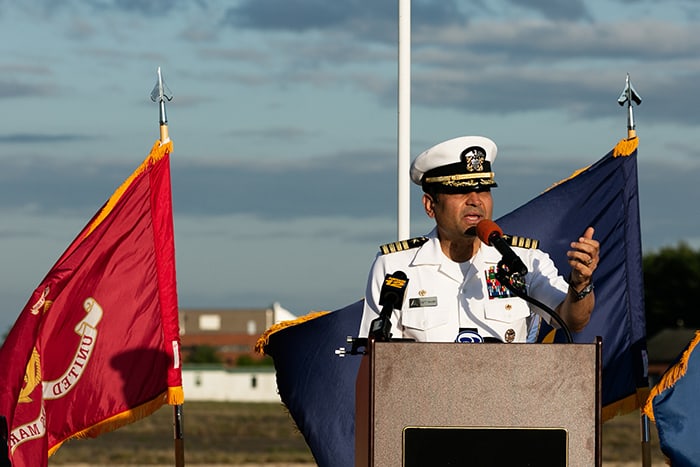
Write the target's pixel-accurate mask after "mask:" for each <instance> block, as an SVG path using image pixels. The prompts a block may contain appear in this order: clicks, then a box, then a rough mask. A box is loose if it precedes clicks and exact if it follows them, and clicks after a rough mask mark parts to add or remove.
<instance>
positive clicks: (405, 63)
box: [397, 0, 411, 240]
mask: <svg viewBox="0 0 700 467" xmlns="http://www.w3.org/2000/svg"><path fill="white" fill-rule="evenodd" d="M398 49H399V53H398V56H399V57H398V61H399V67H398V68H399V69H398V74H399V76H398V82H399V91H398V155H397V159H398V163H397V178H398V180H397V181H398V205H397V210H398V215H397V240H405V239H407V238H409V237H410V225H411V220H410V203H409V196H410V183H409V178H408V171H409V164H410V158H411V155H410V153H411V0H399V47H398Z"/></svg>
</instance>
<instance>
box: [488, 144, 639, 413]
mask: <svg viewBox="0 0 700 467" xmlns="http://www.w3.org/2000/svg"><path fill="white" fill-rule="evenodd" d="M636 147H637V138H634V139H632V140H622V141H621V142H620V144H618V145H617V147H616V148H615V149H614V150H613V151H610V152H609V153H608V154H606V155H605V156H604V157H603V158H602V159H600V160H599V161H598V162H596V163H595V164H593V165H591V166H589V167H587V168H585V169H582V170H580V171H578V172H577V173H575V174H574V175H573V176H572V177H570V178H569V179H567V180H565V181H563V182H561V183H559V184H557V185H555V186H554V187H552V188H551V189H549V190H548V191H546V192H544V193H543V194H541V195H540V196H538V197H537V198H535V199H533V200H532V201H530V202H528V203H527V204H525V205H523V206H521V207H520V208H518V209H516V210H515V211H513V212H511V213H510V214H507V215H506V216H504V217H502V218H501V219H499V221H498V224H499V225H500V226H501V228H502V229H503V231H504V232H506V233H511V232H512V233H513V234H517V235H522V236H525V237H531V238H535V239H537V240H539V248H540V249H541V250H543V251H546V252H547V253H549V255H550V257H551V258H552V260H553V261H554V263H555V264H556V266H557V269H559V271H568V270H569V269H570V267H569V265H568V264H567V257H566V252H567V250H569V249H570V243H571V241H573V240H575V239H577V238H578V237H580V236H581V235H583V232H584V231H585V230H586V228H587V227H588V226H592V227H593V228H595V234H594V235H593V237H594V238H596V239H597V240H599V241H600V244H601V249H600V263H599V265H598V268H597V269H596V271H595V274H594V277H593V282H594V284H595V300H596V305H595V310H594V311H593V314H592V316H591V321H590V322H589V323H588V325H587V326H586V328H585V329H584V330H583V331H581V332H580V333H577V334H574V336H573V337H574V341H575V342H581V343H590V342H593V341H594V339H595V337H596V336H601V337H602V338H603V391H602V399H603V400H602V403H603V414H602V417H603V421H605V420H609V419H611V418H613V417H614V416H616V415H620V414H624V413H627V412H630V411H632V410H635V409H638V408H639V407H641V406H642V404H643V403H644V401H645V400H646V396H647V394H648V391H649V389H648V387H649V382H648V378H647V354H646V320H645V316H644V284H643V273H642V245H641V234H640V224H639V198H638V189H637V150H636ZM551 330H552V328H551V327H549V326H547V325H546V324H543V325H542V328H541V329H540V336H539V340H540V342H551V341H552V340H553V341H554V342H565V335H564V333H563V332H562V331H558V332H556V334H555V335H554V334H550V331H551Z"/></svg>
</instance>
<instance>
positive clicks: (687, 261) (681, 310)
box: [642, 242, 700, 337]
mask: <svg viewBox="0 0 700 467" xmlns="http://www.w3.org/2000/svg"><path fill="white" fill-rule="evenodd" d="M642 269H643V271H644V302H645V310H646V321H647V337H651V336H653V335H654V334H656V333H658V332H659V331H661V330H662V329H664V328H669V327H670V328H673V327H677V326H684V327H686V328H691V329H700V312H698V297H699V296H700V250H696V249H693V248H691V247H690V246H689V245H688V244H687V243H684V242H681V243H679V244H678V245H677V246H674V247H664V248H661V249H660V250H658V251H655V252H651V253H647V254H645V255H644V256H643V258H642Z"/></svg>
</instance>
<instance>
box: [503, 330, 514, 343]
mask: <svg viewBox="0 0 700 467" xmlns="http://www.w3.org/2000/svg"><path fill="white" fill-rule="evenodd" d="M504 337H505V339H506V342H507V343H509V344H510V343H511V342H513V341H514V340H515V331H514V330H513V329H508V330H507V331H506V334H505V336H504Z"/></svg>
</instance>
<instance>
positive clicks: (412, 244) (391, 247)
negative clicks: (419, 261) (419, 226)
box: [379, 237, 428, 255]
mask: <svg viewBox="0 0 700 467" xmlns="http://www.w3.org/2000/svg"><path fill="white" fill-rule="evenodd" d="M427 241H428V237H415V238H409V239H408V240H400V241H398V242H393V243H387V244H386V245H382V246H380V247H379V250H380V251H381V252H382V254H383V255H386V254H388V253H396V252H397V251H404V250H410V249H411V248H418V247H419V246H421V245H423V244H424V243H425V242H427Z"/></svg>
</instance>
